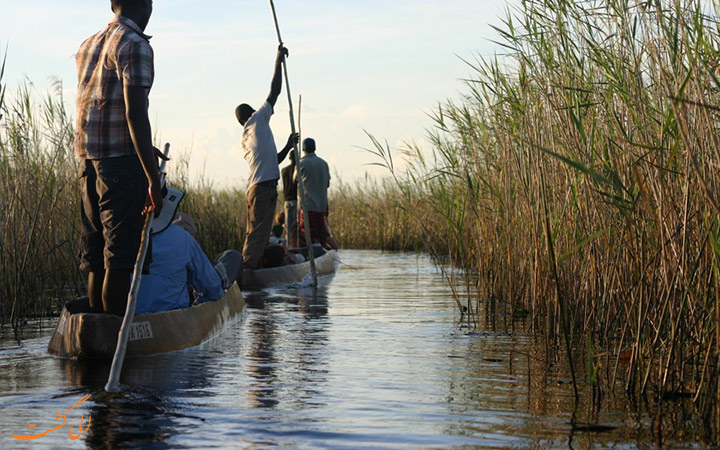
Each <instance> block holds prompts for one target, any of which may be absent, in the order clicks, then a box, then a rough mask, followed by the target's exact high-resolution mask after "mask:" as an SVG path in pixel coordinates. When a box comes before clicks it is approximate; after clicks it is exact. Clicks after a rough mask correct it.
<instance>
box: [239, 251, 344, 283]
mask: <svg viewBox="0 0 720 450" xmlns="http://www.w3.org/2000/svg"><path fill="white" fill-rule="evenodd" d="M313 251H314V255H315V267H316V268H317V272H318V275H329V274H331V273H335V271H336V270H337V267H338V265H339V259H338V256H337V252H336V251H335V250H325V249H323V248H322V247H321V246H320V245H313ZM298 252H302V253H303V254H305V255H306V254H307V249H298ZM308 274H310V261H305V262H302V263H300V264H291V265H287V266H280V267H269V268H264V269H255V270H243V278H242V288H243V289H244V290H253V289H262V288H266V287H273V286H289V285H292V284H296V283H300V282H301V281H302V280H303V278H305V277H306V276H308Z"/></svg>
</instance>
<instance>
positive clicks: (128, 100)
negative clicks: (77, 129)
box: [124, 86, 162, 216]
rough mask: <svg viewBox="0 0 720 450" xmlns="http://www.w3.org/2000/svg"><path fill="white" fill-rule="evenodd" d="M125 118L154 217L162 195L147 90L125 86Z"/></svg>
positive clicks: (158, 208)
mask: <svg viewBox="0 0 720 450" xmlns="http://www.w3.org/2000/svg"><path fill="white" fill-rule="evenodd" d="M124 95H125V116H126V118H127V123H128V128H129V129H130V137H131V138H132V140H133V144H135V151H136V152H137V154H138V157H139V158H140V163H141V164H142V166H143V170H144V171H145V176H146V177H147V179H148V184H149V187H148V194H149V197H150V205H151V206H152V210H153V211H155V216H157V215H158V214H160V210H161V209H162V194H161V192H160V174H159V173H158V166H157V161H156V159H155V156H156V153H155V147H153V145H152V132H151V130H150V119H149V117H148V98H147V95H148V90H147V88H144V87H137V86H125V88H124Z"/></svg>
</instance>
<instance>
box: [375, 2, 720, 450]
mask: <svg viewBox="0 0 720 450" xmlns="http://www.w3.org/2000/svg"><path fill="white" fill-rule="evenodd" d="M705 7H706V5H705V4H704V3H702V2H700V1H694V0H682V1H674V2H660V1H659V2H634V1H614V2H601V1H590V2H572V1H569V0H547V1H542V2H537V1H532V0H525V1H522V2H520V4H519V6H518V7H517V9H516V10H514V11H513V12H509V13H508V16H507V18H506V20H505V22H504V23H503V26H501V27H497V28H496V29H497V31H498V33H499V35H500V40H499V41H498V45H499V46H500V47H501V48H502V49H503V51H504V52H505V55H504V56H503V57H495V58H478V59H477V60H476V61H468V64H469V65H470V66H471V67H472V69H473V70H474V76H473V77H472V78H471V79H469V80H467V83H466V96H465V98H464V100H463V101H462V102H461V103H450V102H449V103H446V104H444V105H441V106H440V107H439V108H438V109H437V110H436V112H435V114H434V117H433V118H434V122H435V127H434V129H433V130H431V131H430V132H429V135H430V140H431V142H432V146H433V150H432V152H431V153H430V154H426V153H423V152H422V151H421V150H420V149H419V148H418V147H417V146H416V145H414V144H408V145H407V147H406V148H405V149H402V155H403V156H404V157H406V158H407V162H408V165H409V168H408V169H407V170H403V171H398V170H394V161H393V158H394V157H397V156H394V153H397V151H396V150H394V149H391V148H389V146H388V145H387V143H383V142H380V141H379V140H376V139H373V147H372V148H371V149H370V151H371V152H372V153H374V154H375V156H376V158H377V159H379V161H380V162H381V163H382V164H383V165H385V166H386V167H387V168H388V169H389V171H390V173H391V175H392V177H393V179H394V181H395V184H394V186H393V190H394V191H393V192H395V193H394V194H393V195H394V196H395V197H396V198H394V199H392V200H391V202H397V200H398V198H397V197H399V198H400V199H402V201H401V204H403V205H405V211H406V212H412V211H417V210H421V211H423V212H424V214H418V215H415V214H410V215H408V217H410V218H413V219H414V220H415V221H416V222H417V223H416V224H415V228H416V229H420V230H421V233H422V239H423V240H424V241H425V242H427V243H431V244H432V243H434V242H440V241H443V240H444V241H446V242H447V245H448V249H447V252H446V253H442V251H441V252H439V254H440V255H442V256H444V257H447V258H448V259H449V261H451V263H452V264H453V265H455V266H457V267H461V268H464V269H467V270H469V271H472V272H473V273H474V274H475V275H476V276H477V280H476V283H477V285H476V286H469V289H470V290H471V291H473V292H474V293H475V295H474V296H473V297H474V298H475V300H474V301H468V302H467V303H466V304H465V305H464V306H465V307H466V308H467V310H468V312H469V316H470V321H471V325H473V326H480V327H484V326H488V323H489V320H490V319H488V315H487V311H488V309H490V308H493V311H494V313H493V317H494V318H493V320H496V318H498V317H499V318H500V320H499V321H497V322H495V323H496V325H497V326H500V327H505V328H506V329H507V328H509V327H512V326H514V325H513V320H512V318H513V317H515V316H516V313H518V312H522V313H523V314H524V315H525V314H526V315H527V316H528V318H529V328H528V330H527V331H528V332H531V333H541V334H542V335H543V336H544V339H545V340H546V343H547V345H546V347H547V349H548V350H547V351H548V354H549V355H556V356H559V357H562V358H563V359H564V360H565V361H566V363H567V364H568V365H569V367H570V369H571V372H572V374H573V377H574V378H573V385H574V389H575V393H576V397H577V396H578V390H579V389H581V388H582V386H581V385H585V384H590V385H591V387H592V389H593V391H594V392H595V391H597V392H598V393H602V392H603V390H604V389H607V388H608V386H612V385H613V384H614V380H616V379H622V380H623V381H624V389H625V390H626V392H627V394H628V395H629V396H630V397H632V398H634V399H635V400H636V401H637V402H638V403H642V402H643V401H646V402H647V401H649V402H650V403H654V404H656V405H658V411H660V412H659V414H661V413H662V410H663V406H662V405H663V404H664V403H665V402H666V401H667V399H669V398H690V399H692V402H693V404H694V407H695V408H696V414H697V415H698V416H699V417H703V418H704V420H703V422H704V425H705V427H706V433H707V436H708V439H709V440H710V441H711V442H717V437H718V430H720V401H719V400H720V382H719V381H720V380H719V375H720V351H719V348H720V347H719V345H720V328H719V327H718V324H719V323H720V320H719V319H720V203H719V202H720V200H718V198H717V197H718V195H719V194H718V192H719V190H718V187H720V173H719V169H720V145H718V144H719V142H718V140H719V138H718V126H717V123H718V118H719V117H718V113H719V112H720V70H718V63H717V61H718V60H720V51H719V50H718V49H719V48H720V22H719V21H718V17H717V12H716V11H706V10H705V9H704V8H705ZM398 193H399V194H398ZM430 250H431V253H433V254H434V255H436V254H437V253H438V252H433V251H432V249H430ZM600 353H603V354H605V355H606V357H605V358H600V357H598V356H597V355H598V354H600ZM608 354H609V355H610V357H609V358H608V357H607V355H608ZM580 366H583V368H585V366H586V367H588V369H587V370H579V367H580ZM581 372H582V373H584V374H585V375H584V378H583V379H582V380H580V379H576V378H575V374H576V373H581ZM602 372H605V373H606V379H605V381H603V380H602V379H601V378H600V377H598V376H597V375H598V374H599V373H602ZM600 397H601V396H600ZM593 399H595V397H593ZM643 399H644V400H643ZM658 420H659V423H660V424H661V423H662V415H661V416H659V419H658ZM658 427H659V428H658V430H654V432H655V433H656V435H657V436H658V437H659V439H660V441H659V442H662V440H661V437H662V430H661V426H660V425H658Z"/></svg>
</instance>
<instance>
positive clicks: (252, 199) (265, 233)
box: [243, 180, 278, 269]
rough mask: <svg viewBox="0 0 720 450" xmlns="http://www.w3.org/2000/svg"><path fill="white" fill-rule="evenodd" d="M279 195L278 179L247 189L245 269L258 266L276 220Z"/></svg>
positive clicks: (244, 247)
mask: <svg viewBox="0 0 720 450" xmlns="http://www.w3.org/2000/svg"><path fill="white" fill-rule="evenodd" d="M277 196H278V194H277V180H272V181H265V182H262V183H258V184H255V185H253V186H251V187H250V189H248V191H247V195H246V199H245V201H246V203H247V209H248V214H247V227H246V231H247V235H246V236H245V245H244V246H243V268H245V269H254V268H255V267H256V266H257V263H258V261H260V258H262V256H263V252H264V251H265V247H267V245H268V240H269V239H270V233H271V232H272V226H273V222H274V220H275V206H276V205H277Z"/></svg>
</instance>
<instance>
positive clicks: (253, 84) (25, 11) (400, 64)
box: [0, 0, 507, 187]
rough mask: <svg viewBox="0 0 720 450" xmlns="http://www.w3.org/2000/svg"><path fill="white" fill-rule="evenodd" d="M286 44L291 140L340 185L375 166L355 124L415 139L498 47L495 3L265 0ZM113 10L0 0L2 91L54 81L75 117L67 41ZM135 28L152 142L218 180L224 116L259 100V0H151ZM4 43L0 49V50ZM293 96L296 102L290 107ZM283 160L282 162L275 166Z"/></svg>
mask: <svg viewBox="0 0 720 450" xmlns="http://www.w3.org/2000/svg"><path fill="white" fill-rule="evenodd" d="M275 9H276V12H277V15H278V22H279V26H280V31H281V34H282V38H283V40H284V42H285V45H286V47H287V48H288V49H289V51H290V57H289V59H288V60H287V70H288V79H289V81H290V90H291V93H292V98H293V100H292V101H293V106H294V107H295V118H296V121H297V119H298V118H299V119H300V125H299V126H300V130H301V131H302V135H303V137H313V138H314V139H315V141H316V143H317V154H318V156H321V157H323V158H324V159H325V160H326V161H327V162H328V163H329V164H330V166H331V172H332V173H333V176H334V177H339V178H340V179H342V180H343V181H345V182H349V183H352V182H354V181H357V180H360V179H363V178H365V177H366V176H370V177H373V178H377V177H380V176H383V175H385V174H386V173H385V172H384V170H383V169H381V168H377V167H374V166H371V165H369V164H371V163H374V162H378V160H377V159H375V157H373V156H372V155H371V154H370V153H368V152H367V151H364V150H362V149H363V148H368V147H371V145H372V144H371V141H370V139H369V138H368V137H367V135H366V132H367V133H371V134H372V135H374V136H375V137H377V138H378V139H380V140H381V141H387V142H388V143H389V145H390V146H391V148H398V147H401V146H402V145H403V143H405V142H415V143H417V144H419V145H420V146H422V147H424V148H427V144H426V143H425V142H424V138H425V136H426V135H427V130H428V129H429V128H431V127H432V120H431V119H430V118H429V117H428V114H430V113H431V112H432V111H433V110H434V109H435V108H436V107H437V106H438V104H440V103H444V102H445V101H447V100H450V99H452V100H457V99H459V98H460V95H461V93H462V92H463V91H464V81H463V79H466V78H468V77H470V76H471V75H472V69H471V68H470V67H469V66H468V65H467V64H466V63H465V62H463V59H465V60H471V61H472V60H474V59H475V58H477V57H478V56H492V55H493V54H494V53H495V52H496V51H501V50H499V49H498V48H497V45H496V44H494V43H493V42H492V40H493V39H497V33H496V32H495V31H494V30H493V29H492V28H491V25H496V26H497V25H500V23H501V18H503V17H504V16H505V11H506V9H507V6H506V4H505V2H504V1H503V0H292V1H291V0H276V1H275ZM112 18H113V14H112V12H111V11H110V1H109V0H92V1H88V0H62V1H58V0H20V1H18V0H0V60H1V59H2V56H3V55H4V54H5V53H7V62H6V73H5V80H4V83H5V84H6V85H7V89H8V94H7V95H8V96H10V97H11V96H12V91H13V90H14V89H16V88H17V86H18V85H19V84H20V83H21V82H22V80H24V79H28V80H30V81H31V82H32V83H33V85H34V88H35V90H36V92H38V93H39V94H43V93H45V92H46V91H48V90H50V89H51V86H52V81H53V80H55V79H60V80H61V81H62V85H63V96H64V100H65V103H66V105H67V108H68V110H69V111H71V112H72V114H73V115H74V102H75V94H76V83H77V78H76V69H75V60H74V54H75V52H76V51H77V48H78V47H79V45H80V43H81V42H82V41H83V40H84V39H86V38H87V37H89V36H90V35H92V34H94V33H95V32H97V31H99V30H100V29H102V28H104V27H105V25H106V24H107V23H108V22H109V21H110V20H111V19H112ZM145 31H146V33H147V34H149V35H152V36H153V38H152V39H151V41H150V42H151V45H152V47H153V49H154V52H155V82H154V85H153V88H152V91H151V93H150V119H151V122H152V125H153V132H154V133H155V134H156V135H157V136H158V140H159V141H161V142H157V144H162V143H165V142H170V144H171V156H173V155H175V156H178V155H179V154H184V155H186V157H188V158H189V160H190V175H191V178H193V179H198V178H199V177H202V178H204V179H205V180H207V181H210V182H212V183H213V185H215V186H218V187H228V186H234V187H241V186H245V184H246V182H247V176H248V173H249V170H248V166H247V163H246V162H245V160H244V159H243V152H242V148H241V145H240V136H241V132H242V129H241V127H240V125H239V124H238V123H237V120H236V119H235V116H234V110H235V107H236V106H237V105H238V104H239V103H249V104H251V105H253V106H255V107H258V106H259V105H260V104H261V103H262V102H263V101H264V100H265V98H267V95H268V92H269V90H270V79H271V78H272V70H273V62H274V58H275V52H276V50H277V44H278V40H277V35H276V32H275V25H274V22H273V17H272V12H271V9H270V3H269V2H266V1H262V0H252V1H249V0H155V1H154V10H153V15H152V17H151V19H150V23H149V24H148V27H147V29H146V30H145ZM6 46H7V52H5V48H6ZM299 96H302V109H301V111H298V106H299ZM271 127H272V129H273V132H274V135H275V140H276V143H277V145H278V148H282V146H283V145H284V143H285V142H286V140H287V136H288V134H289V133H290V130H291V127H290V119H289V112H288V102H287V91H286V89H285V84H283V92H282V93H281V95H280V98H279V100H278V102H277V104H276V106H275V114H274V116H273V119H272V121H271ZM285 164H286V163H284V164H283V165H285Z"/></svg>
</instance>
